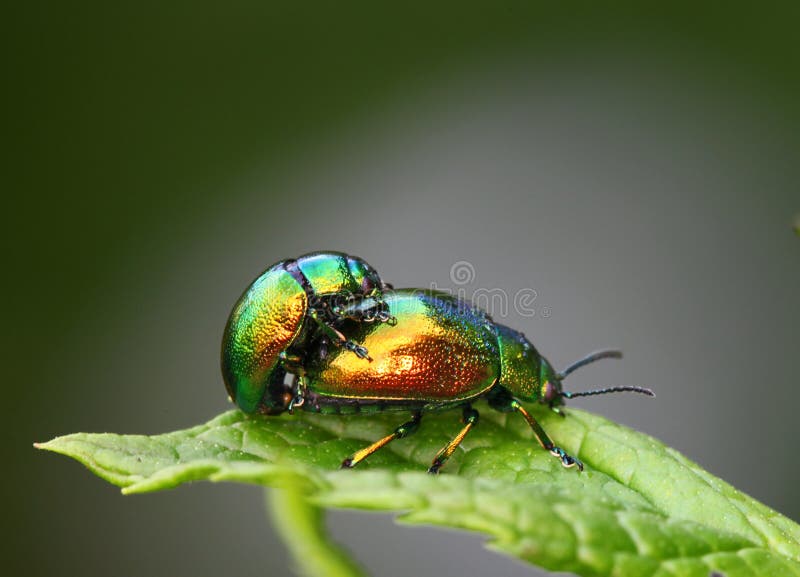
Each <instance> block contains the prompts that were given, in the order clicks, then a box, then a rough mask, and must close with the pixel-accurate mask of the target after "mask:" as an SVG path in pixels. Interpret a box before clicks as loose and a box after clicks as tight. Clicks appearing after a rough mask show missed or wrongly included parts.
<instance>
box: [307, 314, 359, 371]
mask: <svg viewBox="0 0 800 577" xmlns="http://www.w3.org/2000/svg"><path fill="white" fill-rule="evenodd" d="M309 316H310V317H311V318H312V319H314V321H315V322H316V323H317V325H318V326H319V328H320V329H321V330H322V332H323V334H324V335H325V336H326V337H328V338H329V339H330V340H332V341H333V342H335V343H337V344H338V345H339V346H341V347H344V348H346V349H347V350H348V351H352V352H354V353H355V354H356V356H357V357H358V358H360V359H367V360H369V361H371V360H372V358H371V357H370V356H369V351H367V349H366V347H362V346H361V345H359V344H358V343H355V342H353V341H351V340H348V339H347V337H345V336H344V335H343V334H342V333H341V332H340V331H338V330H336V329H335V328H333V327H332V326H331V325H329V324H328V323H326V322H325V321H324V320H323V319H322V318H321V317H320V314H319V312H317V311H316V310H313V309H312V310H311V312H310V313H309Z"/></svg>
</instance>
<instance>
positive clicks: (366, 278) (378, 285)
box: [347, 256, 385, 295]
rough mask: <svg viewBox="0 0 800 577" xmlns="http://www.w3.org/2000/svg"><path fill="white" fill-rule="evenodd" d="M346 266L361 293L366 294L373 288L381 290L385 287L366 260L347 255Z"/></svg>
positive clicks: (373, 289)
mask: <svg viewBox="0 0 800 577" xmlns="http://www.w3.org/2000/svg"><path fill="white" fill-rule="evenodd" d="M347 266H348V268H349V269H350V274H351V275H353V280H354V281H355V282H356V285H357V286H358V287H360V291H361V293H362V294H365V295H368V294H370V293H371V292H373V291H375V290H383V289H384V288H385V286H384V283H383V281H381V278H380V277H379V276H378V273H377V271H376V270H375V269H374V268H372V266H371V265H370V264H369V263H368V262H367V261H365V260H363V259H360V258H358V257H357V256H348V257H347Z"/></svg>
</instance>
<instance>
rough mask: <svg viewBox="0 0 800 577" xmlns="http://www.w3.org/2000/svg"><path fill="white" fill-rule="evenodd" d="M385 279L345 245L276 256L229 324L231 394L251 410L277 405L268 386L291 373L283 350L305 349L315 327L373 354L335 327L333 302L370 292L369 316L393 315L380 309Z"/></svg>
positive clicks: (226, 366) (226, 358)
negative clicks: (286, 257) (343, 248)
mask: <svg viewBox="0 0 800 577" xmlns="http://www.w3.org/2000/svg"><path fill="white" fill-rule="evenodd" d="M387 286H388V285H386V284H385V283H384V282H383V281H382V280H381V279H380V277H379V276H378V273H377V272H375V269H374V268H372V267H371V266H370V265H369V264H367V263H366V262H365V261H364V260H362V259H360V258H358V257H355V256H349V255H346V254H344V253H339V252H315V253H310V254H306V255H303V256H301V257H299V258H296V259H290V260H282V261H279V262H277V263H275V264H273V265H272V266H271V267H269V268H268V269H267V270H266V271H264V272H263V273H261V274H260V275H259V276H258V278H256V279H255V280H254V281H253V282H252V283H251V284H250V286H249V287H248V288H247V290H245V292H244V293H243V294H242V296H241V297H240V298H239V300H238V301H237V302H236V305H234V307H233V311H231V314H230V317H229V318H228V324H227V325H226V327H225V333H224V335H223V338H222V375H223V378H224V380H225V386H226V387H227V389H228V394H229V395H230V397H231V399H232V400H233V401H234V402H236V404H237V405H238V406H239V407H240V408H241V409H242V410H243V411H244V412H246V413H252V412H254V411H261V412H266V413H270V412H273V409H274V408H275V407H276V406H278V405H280V404H281V403H282V402H283V400H282V399H276V400H274V401H272V400H270V398H269V397H268V393H269V391H270V389H271V388H272V389H274V385H275V384H276V383H282V382H283V379H284V377H285V375H286V370H285V368H284V362H283V357H284V356H285V355H287V354H292V352H293V351H295V350H303V349H304V348H305V343H306V342H307V340H308V339H309V338H310V336H311V334H312V333H320V334H324V335H325V336H326V337H327V338H328V339H329V340H331V341H333V342H335V343H337V344H339V345H341V346H342V347H343V349H345V350H347V351H349V352H350V353H351V354H354V355H355V356H356V357H357V358H361V359H365V358H367V357H368V354H369V353H368V351H367V349H365V348H364V347H363V346H360V345H357V344H356V343H354V342H352V341H349V340H347V339H346V338H345V337H344V336H343V335H342V334H341V333H340V332H339V331H338V330H336V328H335V324H336V323H337V322H338V320H339V319H338V316H337V314H336V312H335V310H336V308H337V307H340V306H342V304H356V303H358V302H359V300H360V299H362V298H364V297H370V299H371V300H370V303H371V304H372V306H373V309H374V310H372V311H370V316H369V320H371V321H373V320H378V321H382V322H393V321H392V319H391V318H390V317H389V316H388V315H386V314H385V313H383V312H382V311H381V309H382V307H381V304H380V297H381V294H382V293H383V291H384V290H386V288H387ZM362 308H363V307H362ZM365 310H366V309H365ZM265 395H267V396H265ZM281 410H282V409H281Z"/></svg>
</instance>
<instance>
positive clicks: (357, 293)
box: [222, 253, 653, 473]
mask: <svg viewBox="0 0 800 577" xmlns="http://www.w3.org/2000/svg"><path fill="white" fill-rule="evenodd" d="M331 345H333V346H331ZM619 356H621V355H620V353H618V352H616V351H601V352H598V353H594V354H592V355H589V356H588V357H586V358H585V359H582V360H580V361H578V362H576V363H574V364H573V365H571V366H570V367H568V368H567V369H565V370H564V371H562V372H557V371H555V370H554V369H553V367H552V366H551V365H550V363H549V362H548V361H547V360H546V359H545V358H544V357H542V356H541V355H540V354H539V353H538V352H537V351H536V349H535V348H534V346H533V345H532V344H531V343H530V342H529V341H528V340H527V339H526V338H525V336H524V335H523V334H522V333H519V332H517V331H515V330H513V329H510V328H508V327H506V326H503V325H501V324H498V323H495V322H493V321H492V319H491V318H490V317H489V316H488V315H486V314H485V313H483V312H482V311H479V310H477V309H475V308H474V307H472V306H471V305H470V304H469V303H468V302H466V301H464V300H461V299H458V298H455V297H453V296H451V295H449V294H446V293H441V292H435V291H424V290H420V289H398V290H394V289H392V288H391V287H390V285H387V284H386V283H384V282H383V281H382V280H381V279H380V277H379V276H378V274H377V273H376V272H375V269H373V268H372V267H371V266H369V265H368V264H367V263H366V262H364V261H363V260H361V259H359V258H356V257H351V256H347V255H344V254H341V253H313V254H310V255H305V256H303V257H300V258H298V259H297V260H289V261H281V262H279V263H277V264H275V265H273V266H272V267H270V268H269V269H267V271H265V272H264V273H263V274H262V275H261V276H259V277H258V278H257V279H256V280H255V281H254V282H253V283H252V284H251V285H250V287H249V288H248V289H247V290H246V291H245V293H244V294H243V295H242V297H241V298H240V299H239V301H238V302H237V304H236V305H235V307H234V309H233V312H232V313H231V316H230V318H229V320H228V324H227V326H226V328H225V335H224V337H223V345H222V372H223V376H224V378H225V384H226V386H227V389H228V393H229V394H230V396H231V398H232V399H233V400H234V401H235V402H236V403H237V405H238V406H239V407H240V408H241V409H242V410H243V411H245V412H247V413H253V412H261V413H266V414H271V415H274V414H279V413H282V412H284V411H290V412H291V411H292V410H294V409H296V408H299V409H303V410H306V411H313V412H319V413H334V414H352V413H363V414H368V413H376V412H381V411H405V412H410V413H411V419H410V420H409V421H407V422H405V423H403V424H402V425H400V426H399V427H397V428H396V429H395V430H394V431H393V432H392V433H390V434H389V435H387V436H386V437H384V438H382V439H380V440H378V441H376V442H374V443H373V444H371V445H369V446H368V447H365V448H363V449H361V450H359V451H357V452H356V453H354V454H353V455H351V456H350V457H348V458H347V459H345V460H344V461H343V463H342V466H343V467H354V466H356V465H357V464H358V463H359V462H361V461H363V460H364V459H365V458H367V457H368V456H370V455H371V454H372V453H374V452H375V451H377V450H379V449H381V448H382V447H384V446H386V445H387V444H388V443H389V442H391V441H393V440H395V439H398V438H402V437H406V436H408V435H410V434H412V433H414V432H415V431H416V430H417V429H418V427H419V424H420V421H421V419H422V417H423V415H424V414H425V413H428V412H433V411H442V410H447V409H453V408H457V407H458V408H461V409H462V416H463V423H464V425H463V428H462V429H461V430H460V431H459V432H458V434H457V435H456V436H455V437H453V439H452V440H451V441H450V442H449V443H448V444H447V445H446V446H445V447H444V448H442V450H441V451H439V453H438V454H437V455H436V457H435V458H434V460H433V463H432V464H431V467H430V468H429V470H428V471H429V472H430V473H437V472H438V471H439V469H440V468H441V467H442V465H444V463H445V462H446V461H447V460H448V459H449V458H450V456H451V455H452V454H453V453H454V452H455V450H456V449H457V448H458V446H459V445H460V444H461V442H462V441H463V440H464V437H465V436H466V435H467V433H469V431H470V430H471V429H472V428H473V427H474V426H475V424H476V423H477V422H478V412H477V411H476V410H475V409H473V408H472V403H473V402H475V401H477V400H479V399H482V398H485V399H486V400H487V401H488V403H489V406H490V407H492V408H493V409H495V410H498V411H503V412H518V413H520V415H521V416H522V417H523V418H524V419H525V420H526V421H527V423H528V425H530V427H531V429H532V430H533V433H534V435H535V436H536V438H537V440H538V441H539V443H540V444H541V445H542V447H544V448H545V449H546V450H548V451H550V452H551V453H552V454H553V455H554V456H556V457H557V458H558V459H559V460H560V461H561V463H562V464H563V465H564V466H565V467H572V466H577V467H578V469H581V470H582V469H583V464H582V463H581V462H580V461H579V460H578V459H576V458H575V457H572V456H570V455H568V454H567V453H566V452H565V451H564V450H563V449H561V448H560V447H558V446H556V445H555V444H554V443H553V442H552V441H551V440H550V438H549V437H548V435H547V433H545V431H544V429H542V427H541V426H540V425H539V423H538V422H537V421H536V419H535V418H534V417H533V416H532V415H531V414H530V413H529V412H528V411H527V410H526V409H525V407H524V406H523V404H522V402H539V403H543V404H546V405H548V406H550V408H552V409H553V410H554V411H556V412H559V407H560V405H562V404H563V400H564V399H569V398H573V397H579V396H587V395H597V394H604V393H610V392H618V391H633V392H640V393H645V394H648V395H652V394H653V393H652V392H651V391H649V390H648V389H644V388H642V387H611V388H607V389H600V390H596V391H589V392H584V393H569V392H565V391H563V389H562V385H561V383H562V380H563V379H564V378H565V377H566V376H567V375H568V374H570V373H571V372H572V371H574V370H575V369H577V368H579V367H581V366H584V365H586V364H588V363H590V362H593V361H595V360H597V359H600V358H607V357H619ZM287 373H290V374H292V375H293V377H294V378H293V382H292V383H291V384H285V377H286V374H287Z"/></svg>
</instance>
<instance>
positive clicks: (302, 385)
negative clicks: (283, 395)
mask: <svg viewBox="0 0 800 577" xmlns="http://www.w3.org/2000/svg"><path fill="white" fill-rule="evenodd" d="M296 381H297V385H296V387H295V391H294V396H293V397H292V400H291V401H289V404H288V405H287V407H286V410H287V411H288V412H289V414H290V415H291V414H292V412H293V411H294V409H296V408H297V407H302V406H303V405H304V404H305V402H306V379H305V377H304V376H302V375H300V376H297V377H296Z"/></svg>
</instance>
